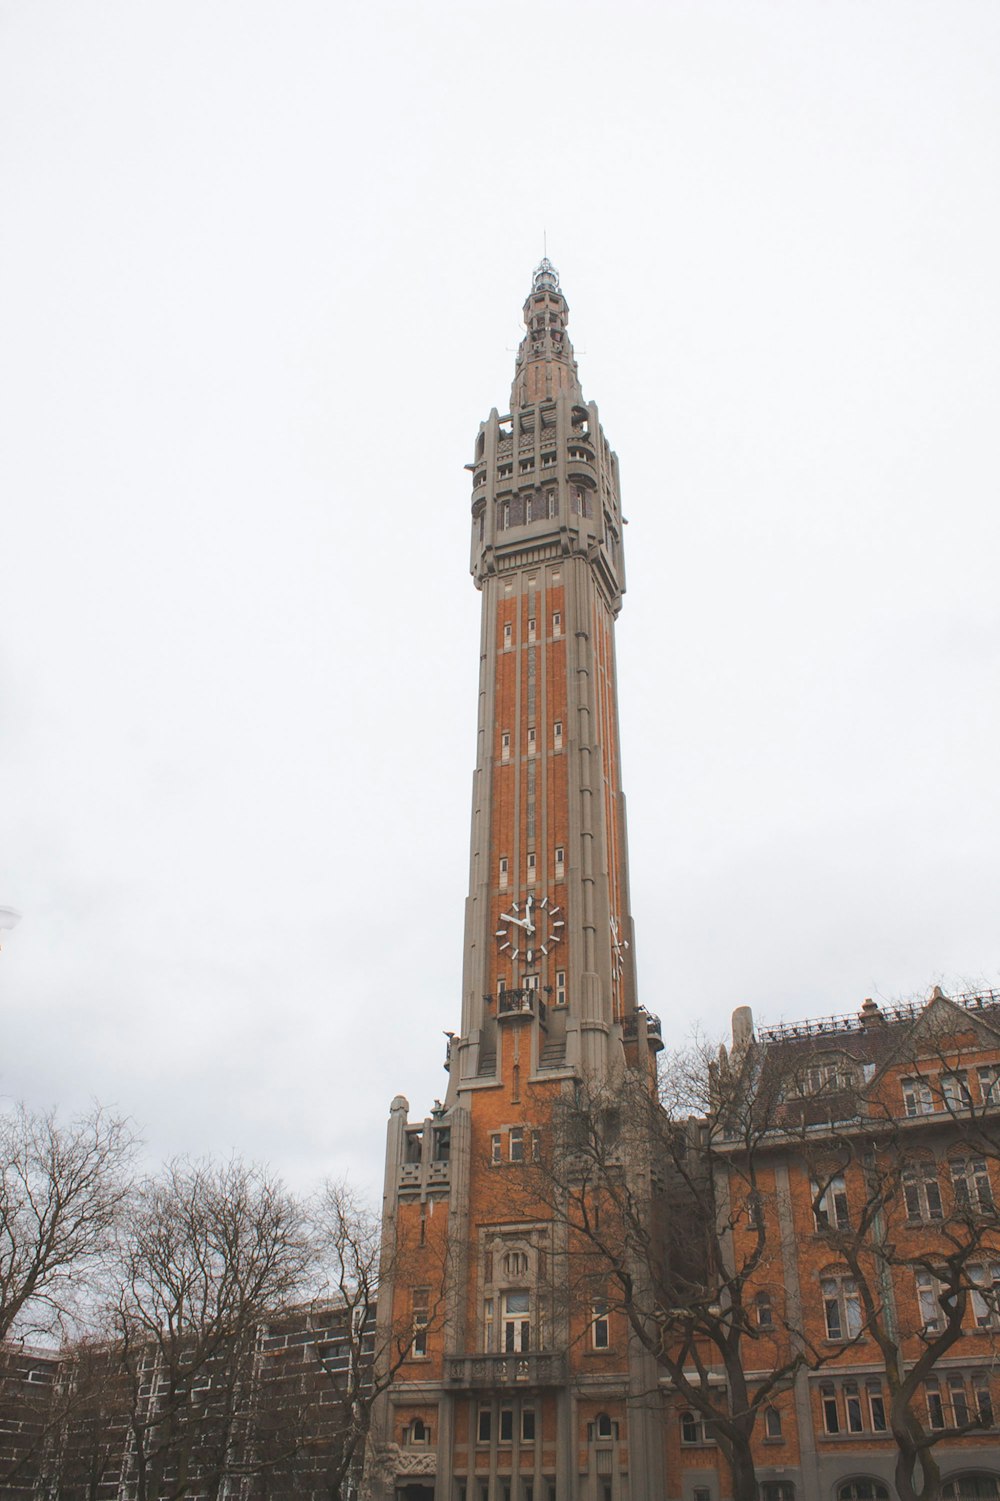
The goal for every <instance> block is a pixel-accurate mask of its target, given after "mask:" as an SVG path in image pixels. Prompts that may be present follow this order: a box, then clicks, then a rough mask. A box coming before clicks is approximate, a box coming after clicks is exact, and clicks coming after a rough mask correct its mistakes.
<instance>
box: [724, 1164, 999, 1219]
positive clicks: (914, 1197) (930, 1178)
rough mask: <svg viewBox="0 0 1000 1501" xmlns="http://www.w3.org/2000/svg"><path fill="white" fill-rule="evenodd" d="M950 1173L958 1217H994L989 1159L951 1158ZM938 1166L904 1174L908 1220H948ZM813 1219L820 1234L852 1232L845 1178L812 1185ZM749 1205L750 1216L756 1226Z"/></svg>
mask: <svg viewBox="0 0 1000 1501" xmlns="http://www.w3.org/2000/svg"><path fill="white" fill-rule="evenodd" d="M946 1169H947V1173H948V1178H949V1180H950V1186H951V1193H952V1202H953V1206H954V1210H955V1212H956V1213H958V1214H964V1213H970V1212H971V1213H973V1214H993V1213H994V1212H995V1209H996V1200H995V1198H994V1195H993V1186H992V1184H991V1182H990V1170H989V1165H988V1163H987V1161H986V1158H985V1157H982V1156H979V1155H978V1154H976V1153H959V1154H953V1155H951V1156H949V1158H948V1160H947V1163H946ZM938 1173H939V1169H938V1164H937V1163H936V1162H935V1160H934V1159H933V1158H932V1157H926V1158H915V1159H914V1160H912V1161H911V1162H910V1163H909V1164H908V1165H907V1166H906V1167H905V1168H904V1169H903V1172H902V1175H901V1176H902V1188H903V1203H904V1206H905V1208H906V1217H907V1219H909V1220H914V1221H927V1220H940V1219H944V1216H945V1205H944V1200H943V1198H942V1194H941V1182H940V1178H939V1176H938ZM811 1191H812V1206H813V1218H814V1221H815V1225H816V1230H817V1232H822V1231H824V1230H850V1228H851V1210H850V1204H849V1201H848V1195H847V1184H846V1182H845V1180H844V1177H843V1175H842V1174H840V1173H837V1174H835V1175H834V1176H832V1177H830V1178H827V1179H824V1180H823V1181H822V1182H817V1181H816V1180H815V1179H813V1182H812V1185H811ZM751 1208H752V1206H751V1205H748V1216H749V1217H750V1222H751V1224H753V1223H754V1220H753V1216H752V1214H751V1213H750V1211H751Z"/></svg>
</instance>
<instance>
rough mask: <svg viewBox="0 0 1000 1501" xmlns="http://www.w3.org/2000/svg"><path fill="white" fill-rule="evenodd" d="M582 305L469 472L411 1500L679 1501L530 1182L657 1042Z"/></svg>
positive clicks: (402, 1157) (528, 343) (536, 322)
mask: <svg viewBox="0 0 1000 1501" xmlns="http://www.w3.org/2000/svg"><path fill="white" fill-rule="evenodd" d="M568 312H569V310H568V307H567V303H566V299H565V297H564V295H563V293H562V291H561V289H560V285H559V279H558V276H557V274H556V271H555V269H554V267H553V266H552V265H551V264H550V263H549V261H548V260H543V261H542V263H541V264H540V265H539V266H538V268H537V269H536V271H535V273H534V276H533V278H532V284H531V290H530V292H529V294H528V297H527V300H526V302H525V304H524V321H525V326H526V331H525V334H524V338H523V339H522V341H521V345H520V348H519V350H518V353H517V358H516V364H515V371H514V383H513V389H512V392H511V399H510V406H509V410H508V411H507V412H505V413H504V414H503V415H501V414H499V413H498V412H497V411H496V409H494V410H493V411H492V412H491V413H490V415H489V417H488V418H487V420H486V421H485V422H484V423H483V424H482V425H481V427H480V430H479V434H478V437H477V439H476V444H475V455H474V459H473V462H472V464H471V465H470V466H469V467H470V469H471V470H472V574H473V578H474V580H475V583H476V587H477V588H478V589H479V590H480V591H481V593H482V630H481V637H480V645H479V654H480V683H479V702H478V722H477V755H476V769H475V776H474V782H473V798H472V840H471V860H470V870H469V895H468V902H467V906H466V918H465V964H464V979H463V991H462V1013H461V1024H460V1030H459V1032H458V1033H457V1034H456V1035H454V1036H453V1038H452V1040H451V1042H450V1047H449V1057H448V1069H449V1083H448V1090H447V1098H446V1100H445V1103H444V1104H443V1106H440V1107H438V1108H436V1109H435V1111H434V1112H433V1113H432V1115H431V1116H430V1117H428V1118H427V1119H425V1120H422V1121H418V1122H415V1123H412V1122H410V1121H409V1119H408V1115H407V1112H408V1105H407V1102H406V1101H405V1099H403V1098H402V1097H398V1098H397V1099H396V1100H395V1101H394V1102H393V1106H392V1113H391V1121H390V1126H389V1138H388V1151H387V1158H386V1179H385V1237H386V1241H385V1244H386V1251H387V1259H386V1266H387V1268H388V1269H390V1275H389V1277H388V1279H387V1282H386V1283H385V1284H384V1285H383V1288H382V1294H381V1301H380V1317H381V1318H382V1319H383V1323H384V1328H383V1339H384V1338H385V1331H386V1328H387V1327H388V1325H387V1321H390V1320H396V1321H398V1322H399V1323H400V1325H401V1327H405V1326H406V1324H407V1321H408V1320H409V1321H412V1324H413V1326H414V1328H415V1329H416V1330H417V1331H418V1332H417V1335H416V1338H415V1339H414V1343H413V1347H412V1350H411V1352H410V1355H409V1358H407V1359H406V1360H405V1361H404V1362H403V1364H402V1366H401V1368H400V1371H399V1379H398V1380H397V1382H396V1384H395V1386H394V1389H393V1391H392V1393H391V1398H390V1401H389V1403H388V1404H387V1408H386V1410H385V1412H384V1413H383V1415H382V1426H381V1429H380V1432H379V1435H378V1454H379V1458H380V1465H379V1475H378V1478H377V1479H376V1493H377V1494H380V1495H383V1496H391V1497H396V1496H407V1497H410V1498H413V1501H423V1498H429V1497H431V1496H437V1497H439V1498H440V1497H447V1498H448V1501H576V1498H587V1501H625V1498H626V1497H628V1496H630V1495H633V1496H635V1495H638V1494H640V1492H638V1491H636V1490H635V1489H631V1490H630V1488H629V1475H630V1473H631V1474H634V1473H636V1472H637V1471H638V1472H639V1473H641V1474H642V1475H643V1476H644V1477H645V1480H644V1485H645V1489H644V1490H643V1491H642V1492H641V1494H643V1495H645V1494H650V1495H653V1494H656V1495H662V1494H663V1486H662V1479H661V1478H660V1477H661V1476H662V1454H663V1443H662V1436H661V1433H660V1428H659V1424H658V1422H657V1421H656V1418H655V1415H654V1414H653V1413H652V1412H651V1409H650V1406H649V1403H648V1401H646V1400H645V1396H643V1398H642V1400H634V1401H633V1400H632V1397H633V1396H637V1395H638V1394H647V1393H648V1392H649V1391H650V1389H651V1387H652V1389H654V1390H655V1387H656V1373H655V1370H652V1369H648V1368H647V1366H648V1362H647V1361H645V1360H644V1359H643V1358H641V1357H640V1356H639V1355H637V1354H636V1353H635V1351H631V1352H630V1347H629V1342H628V1341H627V1340H626V1337H625V1329H624V1324H623V1323H620V1321H619V1320H618V1319H617V1318H614V1317H606V1316H604V1313H603V1311H602V1310H601V1309H600V1308H599V1307H597V1308H595V1309H594V1310H593V1316H592V1317H591V1318H589V1319H587V1318H584V1322H583V1324H581V1323H580V1314H579V1312H574V1310H573V1309H572V1308H571V1307H570V1306H569V1303H568V1301H567V1299H566V1298H565V1297H564V1296H563V1295H562V1293H563V1289H561V1288H560V1286H559V1285H558V1282H559V1278H560V1271H559V1268H560V1254H561V1251H562V1250H563V1249H564V1248H563V1245H562V1237H563V1236H564V1233H565V1232H564V1229H563V1228H562V1227H561V1226H560V1224H559V1222H558V1218H557V1217H555V1216H553V1214H552V1213H551V1211H550V1210H549V1209H547V1208H546V1205H545V1204H544V1203H543V1202H540V1201H539V1200H538V1199H537V1198H535V1197H533V1194H532V1191H531V1187H530V1179H531V1173H530V1167H531V1162H532V1158H533V1157H534V1156H535V1155H536V1154H537V1152H538V1150H539V1142H540V1137H541V1133H543V1132H544V1131H545V1129H546V1123H547V1121H548V1119H549V1117H550V1114H551V1110H552V1107H553V1104H554V1102H555V1101H557V1100H558V1099H559V1097H560V1096H561V1094H562V1093H563V1092H564V1091H566V1090H567V1089H572V1088H573V1085H574V1081H576V1080H578V1079H580V1078H581V1077H583V1076H584V1075H586V1076H588V1077H589V1078H590V1079H595V1078H596V1079H606V1080H610V1079H611V1078H612V1077H613V1074H614V1070H615V1069H616V1068H617V1067H619V1066H620V1065H621V1063H622V1061H623V1060H624V1058H625V1057H626V1055H629V1056H631V1058H632V1059H633V1061H634V1060H635V1059H637V1058H645V1059H648V1058H649V1057H650V1056H652V1055H653V1054H654V1053H655V1050H657V1049H658V1048H659V1047H660V1046H661V1042H660V1035H659V1022H658V1021H657V1019H656V1018H655V1017H654V1016H652V1015H650V1014H649V1013H648V1012H646V1011H644V1010H643V1009H642V1008H641V1007H640V1006H639V1005H638V1002H637V997H636V974H635V945H634V939H633V931H632V918H631V914H630V910H629V882H628V848H627V840H626V826H625V798H624V793H623V791H622V780H621V757H620V753H619V731H618V703H617V688H616V671H615V642H614V630H615V619H616V617H617V615H618V612H619V610H620V608H621V603H622V594H623V592H624V589H625V571H624V558H623V550H622V526H623V523H622V510H621V496H620V490H619V477H618V461H617V458H616V456H615V454H614V453H613V452H612V450H611V447H610V445H609V443H608V441H607V439H606V437H605V435H604V432H603V429H602V427H601V424H600V419H599V416H598V411H597V407H596V405H595V404H594V403H593V402H588V401H586V400H585V398H584V395H583V391H582V388H581V385H580V380H579V376H578V374H577V365H576V360H575V358H574V355H573V348H572V345H571V343H570V338H569V333H568V329H567V321H568ZM470 645H471V643H470ZM470 707H471V706H470ZM441 1020H442V1022H444V1021H446V1020H448V1018H446V1017H442V1018H441ZM445 1246H447V1248H448V1253H447V1258H445V1253H444V1248H445Z"/></svg>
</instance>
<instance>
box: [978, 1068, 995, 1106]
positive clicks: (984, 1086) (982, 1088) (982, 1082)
mask: <svg viewBox="0 0 1000 1501" xmlns="http://www.w3.org/2000/svg"><path fill="white" fill-rule="evenodd" d="M976 1073H977V1074H978V1075H979V1093H980V1094H981V1095H982V1097H983V1104H984V1105H995V1104H996V1103H997V1101H998V1100H1000V1084H998V1081H1000V1068H998V1067H997V1065H996V1064H995V1063H987V1064H986V1065H984V1067H982V1068H977V1069H976Z"/></svg>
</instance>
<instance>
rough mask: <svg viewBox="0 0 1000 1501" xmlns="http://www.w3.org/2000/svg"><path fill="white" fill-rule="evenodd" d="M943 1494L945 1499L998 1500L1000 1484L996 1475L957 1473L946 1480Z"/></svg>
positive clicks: (960, 1500) (954, 1500)
mask: <svg viewBox="0 0 1000 1501" xmlns="http://www.w3.org/2000/svg"><path fill="white" fill-rule="evenodd" d="M941 1495H942V1497H943V1498H944V1501H997V1497H1000V1484H998V1483H997V1479H996V1476H995V1475H983V1474H981V1473H980V1474H971V1473H970V1474H967V1475H956V1476H954V1478H953V1479H951V1480H947V1481H945V1485H944V1489H943V1490H942V1492H941Z"/></svg>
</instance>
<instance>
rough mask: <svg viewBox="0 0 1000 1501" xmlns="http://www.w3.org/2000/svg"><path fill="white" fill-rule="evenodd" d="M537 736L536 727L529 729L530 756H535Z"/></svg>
mask: <svg viewBox="0 0 1000 1501" xmlns="http://www.w3.org/2000/svg"><path fill="white" fill-rule="evenodd" d="M537 735H538V732H537V731H536V729H535V727H534V725H530V726H529V727H528V755H529V756H533V755H534V754H535V750H536V747H537V743H538V742H537Z"/></svg>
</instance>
